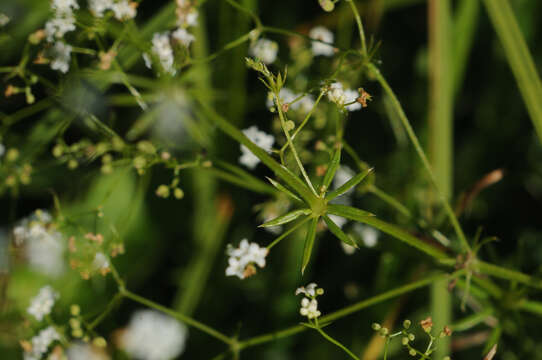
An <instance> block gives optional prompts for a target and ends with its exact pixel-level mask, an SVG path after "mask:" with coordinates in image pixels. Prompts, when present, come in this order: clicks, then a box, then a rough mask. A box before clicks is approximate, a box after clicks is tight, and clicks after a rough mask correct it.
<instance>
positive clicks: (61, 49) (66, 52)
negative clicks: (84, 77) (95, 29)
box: [51, 41, 72, 73]
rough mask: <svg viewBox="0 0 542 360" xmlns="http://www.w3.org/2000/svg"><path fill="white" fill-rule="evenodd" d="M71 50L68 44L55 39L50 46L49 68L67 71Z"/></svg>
mask: <svg viewBox="0 0 542 360" xmlns="http://www.w3.org/2000/svg"><path fill="white" fill-rule="evenodd" d="M71 52H72V47H71V46H70V45H68V44H65V43H63V42H61V41H57V42H56V43H55V45H54V46H53V48H52V55H53V58H52V60H51V69H53V70H58V71H60V72H62V73H67V72H68V70H69V69H70V61H71Z"/></svg>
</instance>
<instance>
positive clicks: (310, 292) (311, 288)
mask: <svg viewBox="0 0 542 360" xmlns="http://www.w3.org/2000/svg"><path fill="white" fill-rule="evenodd" d="M317 286H318V285H316V283H310V284H309V285H307V286H301V287H298V288H297V289H296V291H295V294H296V295H299V294H305V295H307V296H310V297H315V296H316V287H317Z"/></svg>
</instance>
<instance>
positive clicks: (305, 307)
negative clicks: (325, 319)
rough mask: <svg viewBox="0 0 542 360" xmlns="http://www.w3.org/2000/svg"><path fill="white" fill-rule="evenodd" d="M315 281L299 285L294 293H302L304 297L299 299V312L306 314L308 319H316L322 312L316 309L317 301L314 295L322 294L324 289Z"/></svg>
mask: <svg viewBox="0 0 542 360" xmlns="http://www.w3.org/2000/svg"><path fill="white" fill-rule="evenodd" d="M317 286H318V285H316V283H310V284H308V285H307V286H301V287H299V288H297V290H296V291H295V294H296V295H299V294H304V296H305V297H303V299H302V300H301V308H300V309H299V313H300V314H301V315H302V316H306V317H307V319H309V321H311V320H314V321H318V318H319V317H320V315H322V313H321V312H320V311H319V310H318V301H317V300H316V297H317V296H319V295H323V294H324V289H322V288H319V287H317Z"/></svg>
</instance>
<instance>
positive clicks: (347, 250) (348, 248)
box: [341, 241, 356, 255]
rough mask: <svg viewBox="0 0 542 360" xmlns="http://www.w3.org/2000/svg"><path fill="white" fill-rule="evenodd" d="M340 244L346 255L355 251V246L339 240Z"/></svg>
mask: <svg viewBox="0 0 542 360" xmlns="http://www.w3.org/2000/svg"><path fill="white" fill-rule="evenodd" d="M341 246H342V248H343V251H344V253H345V254H346V255H353V254H354V253H355V252H356V248H355V247H353V246H352V245H348V244H346V243H344V242H342V241H341Z"/></svg>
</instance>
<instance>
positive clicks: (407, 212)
mask: <svg viewBox="0 0 542 360" xmlns="http://www.w3.org/2000/svg"><path fill="white" fill-rule="evenodd" d="M368 190H369V192H370V193H371V194H373V195H375V196H376V197H377V198H379V199H380V200H382V201H384V202H385V203H387V204H388V205H391V206H392V207H393V208H395V210H397V211H399V212H400V213H401V214H403V215H405V216H406V217H408V218H411V217H412V213H411V212H410V210H408V208H407V207H406V206H404V205H403V204H401V203H400V202H399V201H397V200H396V199H395V198H394V197H393V196H391V195H389V194H387V193H386V192H384V191H383V190H380V189H379V188H377V187H376V186H375V185H370V186H369V187H368Z"/></svg>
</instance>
